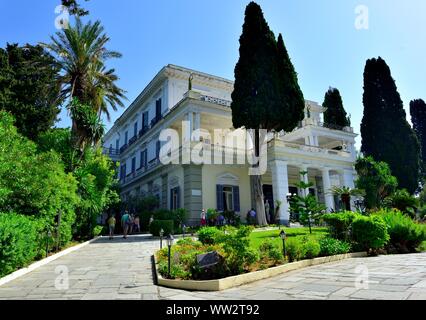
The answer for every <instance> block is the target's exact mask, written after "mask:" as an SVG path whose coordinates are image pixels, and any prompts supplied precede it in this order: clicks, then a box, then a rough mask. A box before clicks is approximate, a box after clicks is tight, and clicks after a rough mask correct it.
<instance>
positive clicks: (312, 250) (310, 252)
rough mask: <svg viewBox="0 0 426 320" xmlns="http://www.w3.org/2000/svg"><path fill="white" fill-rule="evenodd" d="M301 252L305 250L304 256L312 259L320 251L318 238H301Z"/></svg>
mask: <svg viewBox="0 0 426 320" xmlns="http://www.w3.org/2000/svg"><path fill="white" fill-rule="evenodd" d="M302 241H303V242H302V246H303V247H304V248H303V252H305V256H304V258H306V259H313V258H316V257H318V256H319V254H320V252H321V246H320V244H319V242H318V240H316V239H313V238H306V239H303V240H302Z"/></svg>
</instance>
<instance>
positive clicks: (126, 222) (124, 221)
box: [121, 210, 131, 239]
mask: <svg viewBox="0 0 426 320" xmlns="http://www.w3.org/2000/svg"><path fill="white" fill-rule="evenodd" d="M130 225H131V222H130V215H129V212H128V211H127V210H126V211H125V212H124V214H123V216H122V217H121V227H122V228H123V238H124V239H127V233H128V232H129V228H130Z"/></svg>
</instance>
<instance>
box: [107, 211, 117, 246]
mask: <svg viewBox="0 0 426 320" xmlns="http://www.w3.org/2000/svg"><path fill="white" fill-rule="evenodd" d="M107 223H108V226H109V240H112V239H114V230H115V218H114V216H113V215H110V217H109V219H108V221H107Z"/></svg>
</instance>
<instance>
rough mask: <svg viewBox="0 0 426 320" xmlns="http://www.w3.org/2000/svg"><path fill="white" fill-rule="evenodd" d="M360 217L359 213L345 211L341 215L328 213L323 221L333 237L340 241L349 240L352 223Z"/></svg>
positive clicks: (323, 217)
mask: <svg viewBox="0 0 426 320" xmlns="http://www.w3.org/2000/svg"><path fill="white" fill-rule="evenodd" d="M359 216H360V215H359V214H358V213H355V212H351V211H344V212H339V213H327V214H325V215H323V216H322V219H323V220H324V221H325V222H326V223H327V225H328V226H329V229H330V234H331V236H332V237H334V238H335V239H339V240H349V239H350V227H351V225H352V222H353V221H354V220H355V219H356V218H357V217H359Z"/></svg>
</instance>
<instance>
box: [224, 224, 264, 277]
mask: <svg viewBox="0 0 426 320" xmlns="http://www.w3.org/2000/svg"><path fill="white" fill-rule="evenodd" d="M252 230H253V228H252V227H249V226H242V227H240V228H239V229H237V231H236V232H234V233H231V234H228V235H226V237H224V241H223V249H224V251H225V263H226V267H227V269H228V270H229V272H230V274H231V275H237V274H240V273H242V272H244V270H246V269H247V268H248V267H249V266H250V265H251V264H252V263H254V262H256V261H258V260H259V254H258V252H257V251H256V250H254V249H253V248H251V247H250V239H249V236H250V233H251V232H252Z"/></svg>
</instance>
